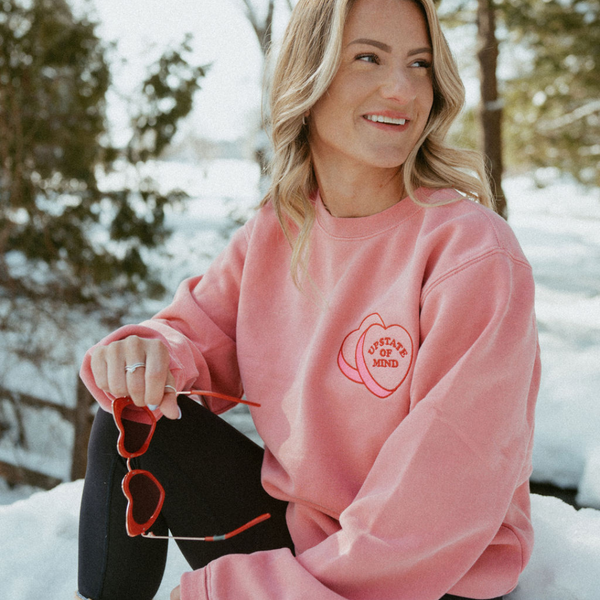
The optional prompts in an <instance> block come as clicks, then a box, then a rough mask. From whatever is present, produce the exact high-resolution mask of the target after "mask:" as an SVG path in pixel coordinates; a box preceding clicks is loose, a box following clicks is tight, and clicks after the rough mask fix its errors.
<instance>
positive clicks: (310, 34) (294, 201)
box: [261, 0, 493, 285]
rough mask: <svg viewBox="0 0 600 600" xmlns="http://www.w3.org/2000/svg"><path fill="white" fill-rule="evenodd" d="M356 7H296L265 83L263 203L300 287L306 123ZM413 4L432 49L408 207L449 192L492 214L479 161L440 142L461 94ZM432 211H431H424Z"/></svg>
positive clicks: (331, 2) (434, 26)
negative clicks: (427, 107)
mask: <svg viewBox="0 0 600 600" xmlns="http://www.w3.org/2000/svg"><path fill="white" fill-rule="evenodd" d="M355 1H356V0H299V2H298V4H297V5H296V7H295V8H294V10H293V12H292V16H291V19H290V22H289V24H288V27H287V30H286V32H285V35H284V38H283V41H282V45H281V49H280V51H279V56H278V59H277V63H276V65H275V70H274V73H273V76H272V80H271V82H270V102H269V108H270V124H269V125H270V132H271V139H272V142H273V151H274V153H273V159H272V161H271V164H270V174H271V185H270V188H269V190H268V192H267V194H266V195H265V197H264V198H263V200H262V202H261V206H264V205H265V204H267V203H268V202H271V203H272V205H273V208H274V210H275V213H276V215H277V218H278V219H279V222H280V223H281V227H282V229H283V231H284V233H285V235H286V237H287V239H288V241H289V242H290V244H291V247H292V261H291V271H292V276H293V278H294V281H295V282H296V284H297V285H299V271H300V269H299V268H298V267H299V266H302V267H303V269H305V268H306V257H307V251H308V242H309V238H310V232H311V229H312V226H313V223H314V220H315V209H314V205H313V203H312V201H311V198H312V197H313V196H314V194H315V192H316V190H317V180H316V176H315V172H314V169H313V165H312V160H311V152H310V147H309V142H308V130H307V127H306V126H305V125H304V115H305V113H306V112H307V111H309V110H310V109H311V108H312V107H313V106H314V104H315V103H316V102H317V101H318V100H319V98H321V96H323V94H325V92H326V91H327V89H328V88H329V86H330V85H331V82H332V81H333V78H334V77H335V75H336V73H337V70H338V67H339V64H340V58H341V52H342V36H343V34H344V26H345V23H346V19H347V16H348V13H349V12H350V9H351V8H352V6H353V5H354V3H355ZM402 1H410V2H414V3H415V4H417V5H418V6H419V7H420V8H421V10H422V11H423V14H424V16H425V18H426V21H427V24H428V28H429V36H430V39H431V44H432V48H433V66H432V81H433V95H434V98H433V106H432V109H431V113H430V115H429V119H428V121H427V124H426V126H425V129H424V131H423V134H422V136H421V138H420V139H419V141H418V142H417V144H416V145H415V147H414V148H413V150H412V151H411V152H410V154H409V156H408V158H407V159H406V161H405V163H404V164H403V165H402V166H401V167H400V168H401V169H402V170H403V178H404V186H405V189H406V192H407V194H408V196H410V198H411V199H412V200H413V202H415V203H417V204H420V205H423V203H422V202H421V201H419V200H418V199H417V198H416V196H415V192H416V190H417V189H418V188H419V187H427V188H433V189H441V188H448V187H451V188H454V189H456V190H458V191H459V192H461V193H462V194H464V195H465V196H466V197H468V198H471V199H472V200H475V201H477V202H480V203H481V204H483V205H485V206H488V207H490V208H493V197H492V193H491V190H490V187H489V184H488V179H487V175H486V171H485V166H484V161H483V158H482V156H481V154H480V153H478V152H473V151H470V150H464V149H457V148H452V147H450V146H448V145H447V144H446V142H445V137H446V134H447V133H448V130H449V128H450V126H451V125H452V123H453V121H454V120H455V119H456V117H457V116H458V115H459V113H460V111H461V110H462V107H463V105H464V100H465V90H464V86H463V83H462V81H461V79H460V76H459V73H458V67H457V66H456V62H455V61H454V58H453V56H452V53H451V52H450V48H449V46H448V43H447V41H446V38H445V36H444V34H443V32H442V29H441V26H440V22H439V19H438V16H437V13H436V10H435V6H434V4H433V1H432V0H402ZM426 206H431V205H426Z"/></svg>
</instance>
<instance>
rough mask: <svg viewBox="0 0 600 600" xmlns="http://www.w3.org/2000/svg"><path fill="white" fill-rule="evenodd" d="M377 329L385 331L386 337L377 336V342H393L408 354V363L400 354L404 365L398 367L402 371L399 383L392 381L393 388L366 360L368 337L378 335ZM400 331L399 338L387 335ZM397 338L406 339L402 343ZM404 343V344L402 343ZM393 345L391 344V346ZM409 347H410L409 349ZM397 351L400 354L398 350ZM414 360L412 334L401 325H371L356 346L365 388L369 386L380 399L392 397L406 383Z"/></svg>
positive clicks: (359, 369)
mask: <svg viewBox="0 0 600 600" xmlns="http://www.w3.org/2000/svg"><path fill="white" fill-rule="evenodd" d="M375 328H379V329H381V330H383V333H384V335H381V334H377V338H376V340H375V341H378V340H381V339H386V340H393V341H394V343H399V345H400V347H402V348H403V349H404V350H405V351H406V354H407V356H408V363H406V362H405V357H402V355H401V354H399V356H401V357H402V358H403V363H399V365H398V366H401V367H402V370H401V371H399V373H400V376H399V381H398V382H397V383H396V381H395V380H394V379H392V381H393V383H394V384H395V385H393V386H389V383H388V382H387V381H386V382H384V381H382V378H381V375H380V374H379V373H378V372H377V371H373V370H372V369H373V367H369V365H368V362H367V360H366V357H365V342H366V339H367V336H368V335H369V334H370V333H371V334H372V333H376V330H375ZM396 329H397V330H399V331H398V334H400V335H399V336H398V334H397V335H396V336H392V335H387V336H386V335H385V333H386V332H388V333H391V332H392V331H394V330H396ZM396 337H401V338H404V339H403V340H402V341H399V340H396V339H395V338H396ZM407 340H408V342H409V343H406V341H407ZM402 342H404V343H402ZM390 345H391V344H390ZM407 346H409V347H408V348H407ZM392 347H393V348H394V349H396V346H394V345H392ZM396 351H397V352H398V350H397V349H396ZM367 352H370V349H369V350H367ZM412 358H413V341H412V338H411V336H410V333H408V331H407V330H406V329H405V328H404V327H402V326H401V325H390V327H385V325H383V326H382V325H379V324H378V323H375V324H373V325H371V326H370V327H369V328H368V329H367V330H366V331H365V332H364V333H363V334H362V335H361V337H360V339H359V340H358V344H357V345H356V365H357V369H358V373H359V375H360V377H361V379H362V382H363V383H364V384H365V386H367V389H368V390H369V391H370V392H372V393H373V394H375V395H376V396H378V397H379V398H387V397H388V396H391V395H392V394H393V393H394V392H395V391H396V390H397V389H398V388H399V387H400V386H401V385H402V383H403V382H404V380H405V379H406V377H407V375H408V372H409V371H410V367H411V364H412ZM384 383H387V384H388V386H387V387H386V385H383V384H384Z"/></svg>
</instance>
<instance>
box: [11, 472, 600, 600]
mask: <svg viewBox="0 0 600 600" xmlns="http://www.w3.org/2000/svg"><path fill="white" fill-rule="evenodd" d="M81 490H82V481H76V482H73V483H65V484H62V485H60V486H58V487H56V488H54V489H53V490H51V491H49V492H40V493H37V494H34V495H32V496H31V497H30V498H28V499H26V500H19V501H17V502H14V503H13V504H10V505H7V506H0V532H2V545H1V546H0V598H6V599H10V600H33V599H34V598H44V600H64V599H66V598H69V599H70V598H72V596H73V591H74V590H75V589H76V587H77V528H78V525H77V524H78V513H79V503H80V498H81ZM532 510H533V519H534V526H535V530H536V545H535V549H534V552H533V556H532V558H531V561H530V563H529V565H528V567H527V569H526V570H525V572H524V573H523V575H522V577H521V582H520V584H519V587H518V588H517V590H515V591H514V592H513V593H512V594H510V595H509V596H507V600H598V598H600V591H599V590H600V586H599V579H600V575H599V573H600V571H599V568H598V565H600V512H598V511H595V510H593V509H583V510H580V511H576V510H575V509H574V508H572V507H570V506H569V505H567V504H565V503H563V502H562V501H560V500H558V499H556V498H547V497H542V496H535V495H534V496H532ZM187 570H189V567H188V565H187V563H186V562H185V560H184V559H183V557H182V556H181V554H180V553H179V551H178V549H177V547H176V546H175V545H173V546H172V547H171V548H170V552H169V560H168V563H167V570H166V573H165V578H164V580H163V585H162V586H161V588H160V590H159V593H158V594H157V596H156V598H155V600H168V598H169V594H170V592H171V590H172V589H173V588H174V587H175V586H177V585H178V583H179V577H180V575H181V573H183V572H184V571H187Z"/></svg>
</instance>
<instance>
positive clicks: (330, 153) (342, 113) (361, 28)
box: [309, 0, 433, 174]
mask: <svg viewBox="0 0 600 600" xmlns="http://www.w3.org/2000/svg"><path fill="white" fill-rule="evenodd" d="M432 58H433V54H432V49H431V43H430V40H429V34H428V30H427V24H426V21H425V17H424V16H423V13H422V12H421V10H420V8H419V7H418V6H417V5H416V4H414V3H413V2H410V1H409V0H357V1H356V3H355V4H354V6H353V7H352V9H351V10H350V13H349V15H348V20H347V22H346V26H345V30H344V36H343V43H342V58H341V63H340V67H339V70H338V72H337V74H336V75H335V77H334V79H333V82H332V83H331V85H330V87H329V89H328V91H327V92H326V93H325V94H324V96H323V97H322V98H320V99H319V100H318V101H317V103H316V104H315V105H314V106H313V108H312V110H311V115H310V137H309V139H310V147H311V152H312V155H313V160H314V164H315V167H316V169H317V174H318V173H319V168H320V166H324V167H326V168H334V169H335V168H343V167H345V166H348V167H352V168H355V167H358V166H363V167H364V166H370V167H375V168H380V169H393V170H394V171H397V169H398V167H400V166H401V165H402V164H404V162H405V161H406V158H407V156H408V154H409V153H410V151H411V150H412V149H413V147H414V146H415V144H416V142H417V141H418V139H419V138H420V136H421V134H422V132H423V129H424V127H425V124H426V123H427V119H428V117H429V113H430V111H431V106H432V103H433V85H432V77H431V62H432Z"/></svg>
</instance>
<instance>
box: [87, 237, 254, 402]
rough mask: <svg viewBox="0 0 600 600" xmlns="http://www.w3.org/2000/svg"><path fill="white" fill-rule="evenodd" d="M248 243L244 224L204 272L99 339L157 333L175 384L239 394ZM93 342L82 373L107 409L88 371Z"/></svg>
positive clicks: (154, 336) (148, 336)
mask: <svg viewBox="0 0 600 600" xmlns="http://www.w3.org/2000/svg"><path fill="white" fill-rule="evenodd" d="M246 246H247V233H246V231H245V228H242V229H240V230H238V231H237V232H236V234H235V235H234V237H233V239H232V241H231V243H230V244H229V245H228V246H227V248H226V249H225V250H224V251H223V252H222V253H221V254H220V255H219V256H218V257H217V259H216V260H215V261H214V263H213V264H212V265H211V267H210V269H209V270H208V272H207V273H206V274H205V275H204V276H200V277H194V278H190V279H187V280H185V281H184V282H182V283H181V285H180V286H179V288H178V290H177V292H176V294H175V297H174V299H173V302H172V303H171V304H170V305H169V306H168V307H166V308H165V309H163V310H162V311H160V312H159V313H158V314H157V315H156V316H155V317H153V318H152V319H150V320H148V321H144V322H143V323H141V324H139V325H126V326H124V327H121V328H120V329H117V330H116V331H114V332H113V333H111V334H110V335H108V336H107V337H105V338H104V339H103V340H101V341H100V342H99V343H98V344H97V345H108V344H110V343H111V342H113V341H116V340H121V339H124V338H126V337H128V336H131V335H137V336H139V337H142V338H146V339H158V340H160V341H162V342H163V343H164V344H165V345H166V346H167V348H168V349H169V354H170V356H171V364H170V370H171V372H172V373H173V375H174V377H175V385H176V387H177V389H180V390H183V389H188V388H189V387H194V388H201V389H206V390H214V391H219V392H221V393H224V394H227V395H231V396H237V397H240V396H241V395H242V384H241V381H240V374H239V368H238V363H237V358H236V340H235V329H236V319H237V304H238V299H239V286H240V280H241V276H242V271H243V264H244V254H245V250H246ZM95 347H96V346H94V347H92V348H90V350H88V352H87V353H86V355H85V357H84V360H83V364H82V367H81V378H82V380H83V382H84V383H85V384H86V386H87V387H88V389H89V390H90V392H91V393H92V395H93V396H94V397H95V398H96V400H98V402H99V403H100V404H101V406H102V407H103V408H105V409H106V410H110V402H111V401H110V399H109V398H108V397H107V396H106V395H105V394H104V392H103V391H102V390H100V389H99V388H98V387H97V386H96V384H95V382H94V379H93V376H92V371H91V366H90V363H91V355H92V352H93V350H94V348H95ZM209 404H210V406H211V409H212V410H214V411H215V412H217V413H220V412H223V411H224V410H227V409H228V408H230V407H231V406H232V405H231V403H228V402H226V401H222V400H215V399H210V400H209Z"/></svg>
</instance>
